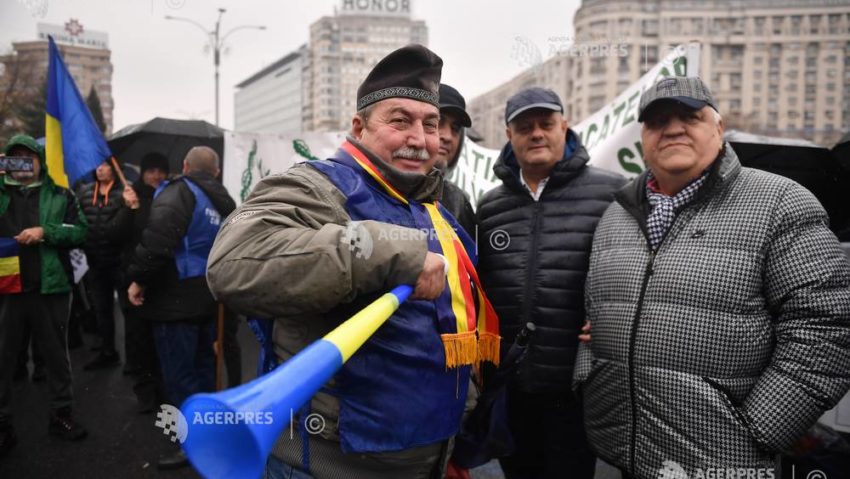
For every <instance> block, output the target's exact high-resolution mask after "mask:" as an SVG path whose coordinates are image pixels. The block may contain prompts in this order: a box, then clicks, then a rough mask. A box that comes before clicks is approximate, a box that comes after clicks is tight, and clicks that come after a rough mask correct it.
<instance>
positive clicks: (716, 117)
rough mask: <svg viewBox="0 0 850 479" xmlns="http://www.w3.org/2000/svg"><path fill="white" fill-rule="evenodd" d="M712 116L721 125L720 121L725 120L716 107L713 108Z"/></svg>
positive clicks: (716, 123)
mask: <svg viewBox="0 0 850 479" xmlns="http://www.w3.org/2000/svg"><path fill="white" fill-rule="evenodd" d="M711 116H712V117H713V118H714V124H715V125H719V124H720V122H721V121H723V117H722V116H720V112H718V111H717V110H715V109H714V108H712V109H711Z"/></svg>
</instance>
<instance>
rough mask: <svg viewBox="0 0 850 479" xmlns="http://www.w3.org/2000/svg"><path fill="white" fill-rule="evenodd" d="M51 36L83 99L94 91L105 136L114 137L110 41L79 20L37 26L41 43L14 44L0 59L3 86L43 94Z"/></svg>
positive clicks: (28, 92)
mask: <svg viewBox="0 0 850 479" xmlns="http://www.w3.org/2000/svg"><path fill="white" fill-rule="evenodd" d="M48 35H52V36H53V39H54V40H55V41H56V46H57V47H58V49H59V52H60V53H61V54H62V58H63V60H64V61H65V65H66V66H67V67H68V71H69V72H70V74H71V76H72V77H73V78H74V82H75V83H76V84H77V88H78V89H79V90H80V94H81V95H82V97H83V99H86V98H88V95H89V92H90V91H91V89H92V88H94V90H95V91H96V92H97V96H98V99H99V100H100V106H101V110H102V111H103V120H104V123H105V125H106V134H107V135H108V134H110V133H112V113H113V110H114V107H115V105H114V102H113V99H112V71H113V68H112V61H111V52H110V50H109V45H108V37H107V34H106V33H104V32H95V31H86V30H85V29H84V28H83V26H82V25H81V24H80V23H79V22H78V21H77V20H74V19H72V20H70V21H69V22H67V23H66V24H65V25H50V24H44V23H39V24H38V40H35V41H29V42H18V43H13V44H12V49H13V51H12V53H11V54H9V55H6V56H2V57H0V63H2V64H3V75H2V76H0V84H2V85H4V86H5V85H8V84H9V83H10V82H15V90H16V92H18V93H19V94H23V95H33V94H40V92H41V89H42V87H43V85H44V81H45V79H46V78H47V66H48V59H49V55H48V43H47V36H48Z"/></svg>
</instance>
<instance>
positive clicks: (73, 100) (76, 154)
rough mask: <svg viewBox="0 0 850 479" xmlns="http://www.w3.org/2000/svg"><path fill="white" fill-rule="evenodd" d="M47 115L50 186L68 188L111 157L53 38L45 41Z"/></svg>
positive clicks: (46, 146) (46, 135)
mask: <svg viewBox="0 0 850 479" xmlns="http://www.w3.org/2000/svg"><path fill="white" fill-rule="evenodd" d="M48 42H49V49H50V60H49V64H48V67H47V112H46V115H45V129H44V132H45V133H44V141H45V142H44V147H45V150H46V151H45V153H46V155H45V156H46V157H47V158H46V160H47V171H48V172H49V173H50V177H51V178H52V179H53V182H54V183H56V184H57V185H59V186H64V187H65V188H68V187H69V185H71V186H73V185H74V183H76V182H77V180H79V179H80V178H82V177H83V176H85V175H87V174H89V173H91V172H92V171H94V170H95V168H97V165H99V164H101V163H103V161H104V160H107V159H109V158H110V157H111V156H112V152H111V151H110V150H109V145H107V144H106V140H105V139H104V138H103V133H101V131H100V130H99V129H98V128H97V124H96V123H95V122H94V118H92V115H91V112H90V111H89V109H88V107H87V106H86V103H85V102H84V101H83V97H82V96H80V91H79V90H77V85H76V84H75V83H74V79H73V78H72V77H71V74H70V73H68V68H67V67H66V66H65V62H63V61H62V57H61V56H60V55H59V49H58V48H56V43H55V42H54V41H53V37H48Z"/></svg>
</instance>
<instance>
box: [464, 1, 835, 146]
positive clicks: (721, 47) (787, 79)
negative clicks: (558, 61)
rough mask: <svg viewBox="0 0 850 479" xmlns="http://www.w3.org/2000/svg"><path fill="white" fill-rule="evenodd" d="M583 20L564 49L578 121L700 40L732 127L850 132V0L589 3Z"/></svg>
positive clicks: (808, 134) (821, 134)
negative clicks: (669, 53) (672, 51)
mask: <svg viewBox="0 0 850 479" xmlns="http://www.w3.org/2000/svg"><path fill="white" fill-rule="evenodd" d="M573 25H574V26H575V35H574V39H575V43H576V45H575V46H577V47H579V48H572V49H571V50H568V51H565V53H568V54H565V55H562V56H564V57H566V59H567V61H568V62H569V63H570V65H569V77H568V79H567V86H566V91H567V93H566V95H565V96H564V98H563V100H564V102H565V107H566V109H567V111H568V117H569V119H570V120H571V121H572V122H573V123H577V122H579V121H581V120H582V119H584V118H586V117H588V116H590V115H591V114H592V113H594V112H595V111H597V110H598V109H599V108H601V107H602V106H604V105H605V104H607V103H608V102H610V101H611V100H613V99H614V98H615V97H616V96H617V95H618V94H619V93H620V92H621V91H622V90H623V89H625V88H626V87H627V86H628V85H630V84H631V83H633V82H635V81H637V80H638V79H639V78H640V76H641V75H642V74H643V73H645V72H646V71H647V70H648V69H649V68H652V66H653V65H654V64H655V63H656V62H658V60H660V59H661V58H663V57H664V55H665V54H666V52H667V51H668V49H669V48H670V47H673V46H676V45H680V44H684V43H688V42H690V41H697V42H700V43H701V45H702V48H701V51H702V53H701V60H700V69H699V70H700V76H701V77H702V78H703V79H704V80H705V81H706V83H708V85H709V86H710V87H711V89H712V91H713V92H714V94H715V97H716V98H717V100H718V103H719V105H718V107H719V109H720V112H721V113H722V114H723V115H724V118H725V119H726V122H727V126H728V127H729V128H737V129H741V130H745V131H748V132H752V133H759V134H765V135H772V136H780V137H789V138H805V139H808V140H812V141H814V142H816V143H820V144H824V145H829V146H831V145H832V143H834V142H835V141H836V140H837V139H838V138H839V137H840V136H841V132H846V131H848V130H850V0H746V1H743V0H711V1H696V0H642V1H640V2H634V1H627V0H584V1H583V2H582V5H581V7H580V8H579V9H578V11H577V12H576V14H575V18H574V20H573ZM542 86H550V87H552V88H554V87H555V85H546V84H543V85H542ZM487 95H489V93H487V94H485V95H482V97H485V96H487ZM479 101H482V100H480V99H479V98H475V99H473V100H472V101H471V102H470V103H471V104H472V105H475V104H476V103H477V102H479ZM473 121H474V122H476V124H478V123H482V122H486V121H487V120H484V119H480V118H476V117H475V116H474V115H473Z"/></svg>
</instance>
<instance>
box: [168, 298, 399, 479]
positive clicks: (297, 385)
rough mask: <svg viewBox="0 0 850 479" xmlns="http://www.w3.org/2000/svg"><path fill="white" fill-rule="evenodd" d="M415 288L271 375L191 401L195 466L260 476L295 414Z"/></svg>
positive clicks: (190, 450)
mask: <svg viewBox="0 0 850 479" xmlns="http://www.w3.org/2000/svg"><path fill="white" fill-rule="evenodd" d="M412 292H413V288H412V287H410V286H408V285H403V286H398V287H396V288H395V289H393V290H392V291H390V292H389V293H386V294H384V295H383V296H381V297H380V298H378V299H376V300H375V301H374V302H372V304H370V305H369V306H366V307H365V308H363V309H362V310H360V312H358V313H357V314H355V315H354V316H352V317H351V318H349V319H348V320H346V321H345V322H344V323H342V324H340V325H339V326H338V327H337V328H336V329H334V330H333V331H331V332H330V333H328V334H327V335H325V337H324V338H322V339H320V340H318V341H316V342H314V343H313V344H311V345H310V346H308V347H306V348H305V349H303V350H302V351H301V352H299V353H298V354H296V355H295V356H293V357H292V358H290V359H289V360H287V361H286V362H284V363H283V364H281V365H280V366H278V368H277V369H275V370H274V371H272V372H270V373H268V374H266V375H265V376H262V377H260V378H257V379H255V380H253V381H251V382H250V383H248V384H243V385H242V386H238V387H235V388H233V389H228V390H226V391H222V392H219V393H215V394H195V395H194V396H192V397H190V398H189V399H187V400H186V402H184V403H183V406H182V407H181V411H182V413H183V416H184V417H185V418H186V422H187V426H188V433H187V435H186V440H185V442H184V443H183V450H184V451H186V455H187V456H188V457H189V461H190V462H191V463H192V465H193V466H194V467H195V469H196V470H197V471H198V472H199V473H200V474H201V475H202V476H204V477H206V478H218V477H227V478H251V479H256V478H258V477H260V475H261V473H262V471H263V469H264V468H265V465H266V459H267V458H268V456H269V453H270V452H271V449H272V445H274V443H275V441H276V440H277V438H278V436H280V434H281V432H283V429H284V428H285V427H286V426H287V424H289V421H290V420H291V418H292V417H293V416H294V415H295V414H297V413H298V411H299V410H300V409H301V407H302V406H303V405H304V404H305V403H306V402H307V401H309V400H310V398H311V397H312V396H313V395H314V394H315V393H316V391H318V390H319V389H320V388H321V387H322V386H323V385H324V384H325V383H327V382H328V380H330V379H331V377H332V376H333V375H334V374H335V373H336V372H337V371H338V370H339V369H340V368H341V367H342V365H343V364H344V363H345V362H346V361H347V360H348V358H350V357H351V356H352V355H353V354H354V353H355V352H356V351H357V350H358V349H359V348H360V346H362V345H363V343H365V342H366V340H367V339H369V337H370V336H372V335H373V334H374V333H375V331H377V330H378V328H379V327H380V326H381V325H382V324H384V322H386V321H387V319H389V318H390V316H392V314H393V313H394V312H395V310H396V309H398V307H399V305H400V304H401V303H403V302H404V301H405V300H407V298H408V297H409V296H410V294H411V293H412Z"/></svg>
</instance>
